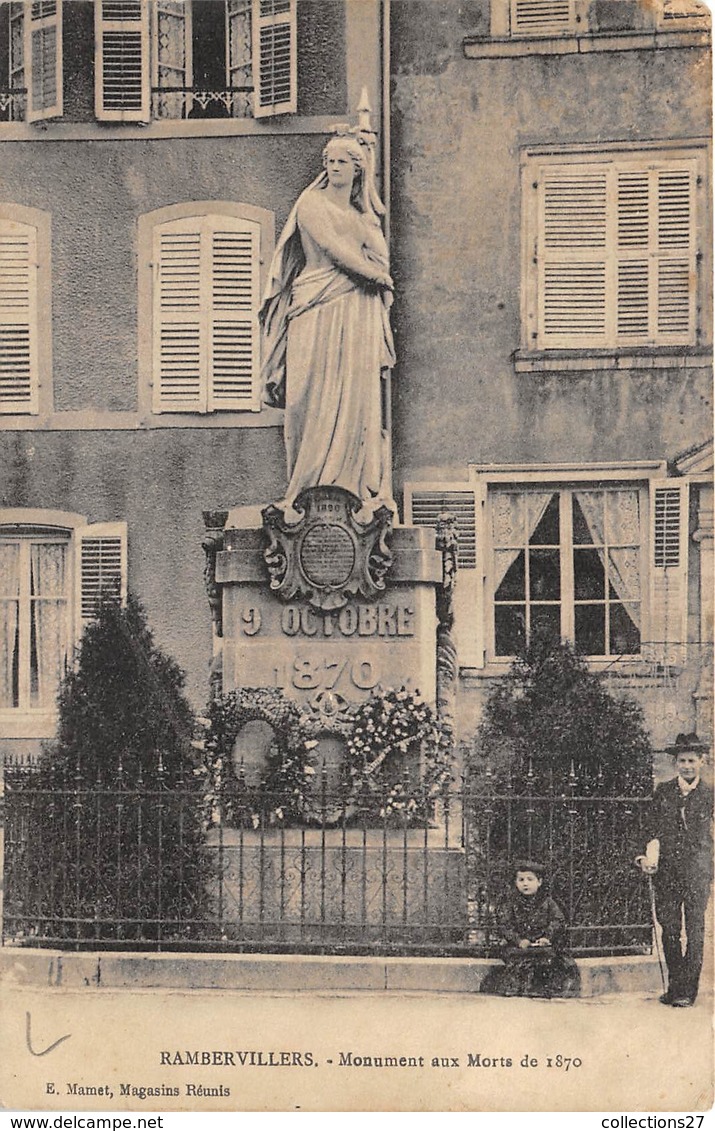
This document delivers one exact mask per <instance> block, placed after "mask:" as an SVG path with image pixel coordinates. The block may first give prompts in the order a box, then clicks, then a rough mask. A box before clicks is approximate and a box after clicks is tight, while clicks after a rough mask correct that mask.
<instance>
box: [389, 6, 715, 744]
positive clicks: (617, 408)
mask: <svg viewBox="0 0 715 1131" xmlns="http://www.w3.org/2000/svg"><path fill="white" fill-rule="evenodd" d="M708 19H709V17H708V14H707V12H706V10H705V8H704V6H701V5H695V4H689V5H688V4H679V5H677V6H676V5H675V4H673V5H668V4H666V5H665V7H662V8H661V6H656V5H651V4H639V3H630V2H628V0H618V2H615V3H612V2H610V0H605V2H604V0H594V2H592V3H583V4H582V3H579V2H578V0H577V2H576V3H563V4H562V3H548V2H543V3H541V2H529V0H513V2H512V3H511V4H510V3H508V2H503V3H502V2H500V0H491V4H480V3H473V4H464V5H460V6H457V5H454V4H447V3H445V4H439V3H436V4H435V3H429V2H428V3H425V4H420V3H409V2H407V3H396V4H394V5H393V40H394V43H395V44H396V45H399V47H397V46H396V47H395V51H394V55H393V64H394V74H393V99H392V141H391V147H392V153H393V186H394V191H393V212H392V232H393V249H394V250H393V258H394V265H395V271H396V275H397V278H398V279H399V284H400V293H399V294H398V301H397V303H396V311H397V314H396V318H397V334H398V349H399V354H400V369H399V372H398V373H397V374H396V377H395V408H394V419H395V429H394V432H395V441H394V442H395V453H396V466H397V478H398V480H399V481H400V482H401V483H402V484H404V490H405V513H406V517H407V518H408V519H412V520H413V521H416V522H428V521H431V520H433V518H434V514H435V511H438V510H439V509H447V510H453V512H454V513H455V514H457V517H458V525H459V527H460V529H461V530H462V531H463V532H464V536H463V539H462V543H461V553H460V556H461V559H462V561H461V566H462V568H461V571H460V575H459V581H458V589H461V592H460V593H459V595H458V605H459V611H460V619H459V624H458V629H457V631H458V634H459V640H458V644H459V655H460V663H461V669H460V680H461V682H460V717H461V726H462V730H463V732H464V733H466V734H468V733H470V732H471V731H473V729H474V726H475V724H476V721H477V719H478V717H479V712H480V708H481V705H482V704H483V702H484V698H485V695H486V694H487V692H488V691H489V690H490V689H491V687H492V686H493V681H494V679H497V678H499V675H500V674H501V673H502V672H503V671H504V670H505V667H507V666H508V664H509V662H510V659H511V657H512V656H513V655H514V653H515V652H516V651H518V650H519V648H520V647H522V646H523V644H524V642H525V641H526V640H528V639H529V638H530V636H531V635H532V633H533V632H534V631H536V630H538V629H539V628H545V629H546V630H548V631H552V632H556V633H559V634H560V635H561V637H562V638H564V639H566V640H569V641H570V642H571V643H572V644H574V645H575V646H576V647H577V648H578V649H579V650H580V651H581V652H583V653H584V655H586V656H588V657H589V659H590V662H591V663H592V665H593V666H594V668H595V669H596V670H600V671H603V672H605V673H607V675H608V678H609V681H610V682H611V685H612V686H613V688H614V689H622V690H625V691H628V692H630V693H631V694H633V695H635V697H636V698H637V699H639V700H640V701H641V703H642V704H643V706H644V709H645V712H646V719H647V723H648V726H649V729H650V731H651V735H652V738H653V742H654V745H655V747H656V749H662V748H663V747H664V746H665V745H667V743H668V742H670V741H672V740H673V738H674V736H675V734H676V733H677V732H681V731H686V732H690V731H693V730H696V729H697V730H699V731H700V733H703V734H708V735H711V734H712V700H711V697H710V696H711V693H710V687H711V678H712V677H711V668H710V654H711V647H712V615H711V606H710V596H709V594H710V591H711V589H712V533H711V532H712V488H711V484H710V479H711V474H712V439H711V436H712V424H711V419H712V395H711V388H712V370H711V345H712V334H711V313H710V310H711V283H710V280H711V272H712V268H711V264H710V260H709V254H710V252H709V249H710V245H711V240H710V234H709V233H710V198H711V186H710V185H709V183H708V176H709V174H708V169H709V161H710V158H709V152H710V151H709V144H710V143H709V135H710V105H709V90H710V78H709V46H708V44H709V32H708ZM416 27H419V28H420V34H419V39H418V37H417V36H416V35H415V34H412V35H411V29H413V28H416ZM406 45H409V47H406Z"/></svg>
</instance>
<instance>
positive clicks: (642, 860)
mask: <svg viewBox="0 0 715 1131" xmlns="http://www.w3.org/2000/svg"><path fill="white" fill-rule="evenodd" d="M635 862H636V864H638V866H639V867H640V869H641V871H642V872H643V873H644V874H645V875H646V876H654V875H655V873H656V872H657V871H658V865H657V864H651V863H649V861H648V857H647V856H636V861H635Z"/></svg>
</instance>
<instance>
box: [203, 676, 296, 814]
mask: <svg viewBox="0 0 715 1131" xmlns="http://www.w3.org/2000/svg"><path fill="white" fill-rule="evenodd" d="M254 721H260V722H265V723H267V724H268V725H269V726H270V727H271V729H272V731H273V735H274V737H273V740H272V742H271V746H270V749H269V753H268V758H267V761H266V764H265V767H264V769H263V772H262V773H261V778H260V782H258V783H253V782H251V781H250V777H251V775H250V773H249V775H248V776H249V780H248V781H247V780H246V779H245V778H244V775H243V773H242V769H241V767H240V766H239V767H238V768H237V767H236V765H235V764H234V760H233V757H232V754H233V748H234V745H235V742H236V739H237V737H238V735H239V733H240V731H241V729H242V728H243V727H244V726H245V725H246V723H248V722H254ZM204 725H205V735H204V738H203V739H202V740H201V741H200V742H199V743H196V744H195V745H197V746H199V747H200V748H201V749H202V751H203V768H202V770H201V771H200V772H201V773H203V775H204V802H205V814H206V816H205V819H206V824H207V826H210V825H214V824H220V823H222V822H225V823H230V824H235V825H239V826H244V827H246V826H247V827H253V828H258V827H259V826H260V825H261V824H268V825H278V824H284V823H287V822H290V821H294V820H296V819H297V818H299V817H300V816H301V815H302V814H303V812H304V811H305V808H306V802H307V799H308V797H309V794H310V791H311V787H312V784H313V781H314V777H315V768H314V766H313V764H312V762H311V751H312V750H313V749H314V748H315V747H316V746H317V742H316V741H315V739H313V738H312V737H311V736H310V735H309V734H308V733H307V731H306V729H305V726H304V720H303V713H302V712H301V709H300V707H299V706H298V704H297V703H296V702H295V701H294V700H292V699H289V698H288V697H287V696H286V695H284V694H283V692H282V691H281V690H280V688H277V687H243V688H240V689H239V690H238V691H232V692H229V693H228V694H227V695H223V696H220V697H219V698H217V699H215V700H213V701H212V703H211V704H210V706H209V709H208V717H207V718H206V719H205V720H204Z"/></svg>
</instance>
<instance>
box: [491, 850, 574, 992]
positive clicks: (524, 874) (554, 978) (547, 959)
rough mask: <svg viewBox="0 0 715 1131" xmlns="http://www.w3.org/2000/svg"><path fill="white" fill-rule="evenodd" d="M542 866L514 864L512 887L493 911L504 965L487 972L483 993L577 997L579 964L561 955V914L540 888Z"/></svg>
mask: <svg viewBox="0 0 715 1131" xmlns="http://www.w3.org/2000/svg"><path fill="white" fill-rule="evenodd" d="M544 874H545V869H544V868H543V867H542V865H541V864H535V863H533V862H531V861H527V862H524V863H520V864H517V865H515V867H514V869H513V872H512V875H513V877H514V886H513V888H512V889H511V891H510V892H509V894H508V895H507V896H506V898H505V899H504V902H503V903H502V904H501V906H500V907H499V908H498V909H497V922H498V925H499V933H500V934H501V938H502V946H503V951H502V957H503V959H504V965H503V966H502V967H499V968H498V969H496V970H491V971H490V972H489V973H488V974H487V976H486V978H485V979H484V981H483V983H482V986H481V991H482V993H487V994H501V995H502V996H503V997H578V994H579V989H580V979H579V973H578V968H577V966H576V963H575V962H574V961H573V959H572V958H569V957H568V956H567V955H566V953H565V943H566V938H567V932H566V922H565V919H564V914H563V912H562V910H561V908H560V907H559V905H558V903H556V901H555V900H553V899H552V898H551V897H550V896H549V895H548V893H547V891H546V889H545V887H544Z"/></svg>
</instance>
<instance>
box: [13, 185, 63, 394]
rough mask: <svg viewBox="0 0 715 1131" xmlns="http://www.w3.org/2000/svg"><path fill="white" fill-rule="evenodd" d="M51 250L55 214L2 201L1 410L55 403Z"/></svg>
mask: <svg viewBox="0 0 715 1131" xmlns="http://www.w3.org/2000/svg"><path fill="white" fill-rule="evenodd" d="M49 254H50V218H49V216H48V215H47V214H46V213H44V212H39V211H38V210H36V209H34V208H23V207H21V206H19V205H0V416H1V415H3V414H22V415H28V414H29V415H32V414H37V413H38V412H39V411H40V407H41V400H42V398H41V392H42V394H43V397H44V402H43V407H49V405H50V404H51V392H52V391H51V357H50V336H51V310H50V269H49ZM40 313H41V315H42V316H41V317H40ZM41 386H42V388H41Z"/></svg>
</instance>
